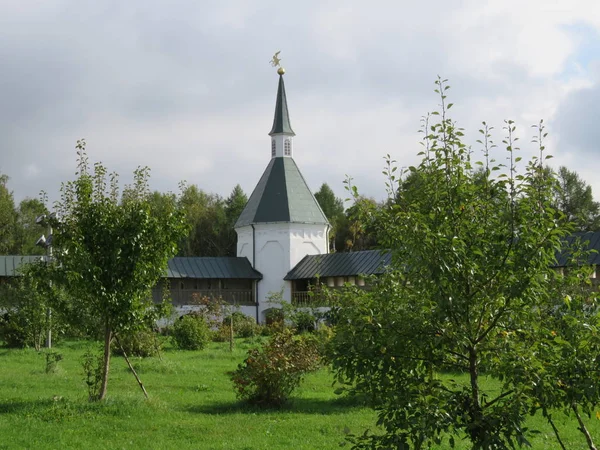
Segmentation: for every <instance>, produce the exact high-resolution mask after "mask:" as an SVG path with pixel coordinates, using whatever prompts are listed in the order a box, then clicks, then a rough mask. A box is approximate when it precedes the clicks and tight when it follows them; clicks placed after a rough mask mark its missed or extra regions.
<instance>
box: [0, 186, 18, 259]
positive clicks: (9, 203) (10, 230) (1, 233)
mask: <svg viewBox="0 0 600 450" xmlns="http://www.w3.org/2000/svg"><path fill="white" fill-rule="evenodd" d="M8 180H9V178H8V176H7V175H2V174H0V254H10V253H12V252H13V248H14V244H15V243H14V240H15V236H14V233H15V224H16V220H17V212H16V210H15V201H14V199H13V194H12V192H11V191H9V190H8V187H7V184H8Z"/></svg>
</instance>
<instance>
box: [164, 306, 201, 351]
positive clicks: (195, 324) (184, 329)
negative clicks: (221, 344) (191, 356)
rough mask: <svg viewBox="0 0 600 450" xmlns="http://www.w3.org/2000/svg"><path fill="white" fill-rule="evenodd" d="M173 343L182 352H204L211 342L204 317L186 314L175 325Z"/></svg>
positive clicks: (172, 332)
mask: <svg viewBox="0 0 600 450" xmlns="http://www.w3.org/2000/svg"><path fill="white" fill-rule="evenodd" d="M171 337H172V339H173V343H174V344H175V346H176V347H177V348H180V349H182V350H202V349H203V348H204V347H206V345H207V344H208V342H209V340H210V329H209V327H208V325H207V323H206V321H205V320H204V318H203V317H201V316H199V315H196V314H186V315H185V316H182V317H180V318H179V319H177V320H176V321H175V323H174V324H173V328H172V330H171Z"/></svg>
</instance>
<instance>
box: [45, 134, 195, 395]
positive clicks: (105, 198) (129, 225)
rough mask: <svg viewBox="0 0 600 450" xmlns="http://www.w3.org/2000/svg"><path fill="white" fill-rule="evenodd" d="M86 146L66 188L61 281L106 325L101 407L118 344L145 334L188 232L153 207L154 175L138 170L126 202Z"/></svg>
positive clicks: (176, 218)
mask: <svg viewBox="0 0 600 450" xmlns="http://www.w3.org/2000/svg"><path fill="white" fill-rule="evenodd" d="M85 146H86V143H85V141H84V140H80V141H78V142H77V155H78V157H77V178H76V179H75V180H74V181H70V182H67V183H66V184H63V186H62V189H61V200H60V202H58V205H57V206H58V208H57V209H58V212H59V213H60V217H61V220H60V222H59V223H55V224H54V225H55V227H54V229H55V231H54V234H55V240H54V243H53V244H54V248H55V251H54V255H55V256H54V259H55V260H56V263H57V264H56V266H55V275H56V279H57V280H58V281H60V282H62V283H64V284H65V286H67V288H68V289H69V291H70V292H71V293H72V294H73V297H74V298H77V299H79V302H80V303H79V306H80V308H81V309H82V310H85V309H88V310H90V311H91V312H92V314H93V315H94V316H96V317H98V318H100V319H101V321H102V331H103V335H104V355H103V359H102V381H101V386H100V390H99V392H98V399H99V400H102V399H104V398H105V396H106V392H107V385H108V375H109V368H110V356H111V342H112V340H113V338H115V337H116V338H117V339H118V334H119V333H120V332H123V331H127V330H131V329H134V328H135V327H137V326H141V325H142V324H143V323H144V321H145V320H147V319H146V318H147V315H148V314H149V313H150V312H151V310H152V308H151V306H152V301H151V289H152V287H153V286H154V285H155V284H156V283H157V281H158V279H159V278H160V276H161V275H162V274H163V271H164V268H165V266H166V264H167V260H168V259H169V258H170V257H172V256H173V255H174V254H175V252H176V250H177V247H176V244H177V242H178V241H179V240H180V239H181V237H182V236H183V234H184V231H185V226H184V224H185V222H184V218H183V214H182V213H181V211H180V210H179V209H178V207H177V204H176V203H175V202H174V201H173V202H170V203H164V204H162V205H161V208H158V210H157V208H156V206H155V205H156V204H155V203H153V202H151V201H150V191H149V189H148V179H149V169H148V168H138V169H137V170H136V171H135V172H134V177H133V178H134V181H133V184H132V185H131V186H127V187H126V188H125V189H124V191H123V194H122V199H121V200H119V187H118V181H117V176H116V175H115V174H113V175H111V176H110V179H109V180H107V170H106V168H105V167H104V166H103V165H102V164H100V163H96V164H95V165H94V169H93V171H92V170H91V169H90V166H89V163H88V157H87V154H86V150H85Z"/></svg>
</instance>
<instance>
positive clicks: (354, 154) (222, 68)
mask: <svg viewBox="0 0 600 450" xmlns="http://www.w3.org/2000/svg"><path fill="white" fill-rule="evenodd" d="M250 3H251V2H244V1H241V0H240V1H235V2H228V3H227V4H217V3H207V2H185V1H174V2H169V4H168V5H167V4H164V3H163V2H158V1H147V2H137V1H132V2H116V1H109V2H94V1H79V2H75V1H73V0H64V1H56V2H52V4H50V2H42V3H40V4H39V5H37V6H36V7H35V8H34V7H32V6H27V5H26V4H21V3H18V4H17V3H15V4H14V5H11V7H6V8H5V9H6V11H4V14H3V16H2V17H0V61H2V67H1V68H0V171H1V172H3V173H6V174H8V175H9V176H11V182H10V187H11V188H12V189H13V190H14V192H15V196H16V198H17V199H22V198H23V197H25V196H36V195H37V193H38V192H39V190H40V189H45V190H47V191H48V192H49V193H50V195H51V197H53V198H56V196H57V194H58V188H59V185H60V181H64V180H66V179H70V178H71V177H72V173H73V172H74V167H75V162H74V155H75V152H74V145H75V141H76V140H77V139H78V138H81V137H86V138H87V140H88V144H89V149H90V155H91V156H92V159H94V160H102V161H103V162H105V163H106V164H107V165H108V166H109V169H111V170H116V171H117V172H119V173H120V174H121V175H122V177H123V179H125V180H126V179H127V177H128V174H129V173H131V171H132V170H133V169H134V168H135V167H136V166H137V165H149V166H151V167H152V169H153V172H152V173H153V178H152V185H153V187H154V188H156V189H159V190H174V189H176V188H177V183H178V181H179V180H181V179H187V180H188V181H189V182H191V183H197V184H199V185H200V187H202V188H204V189H206V190H209V191H212V192H218V193H220V194H222V195H227V194H228V193H229V192H230V191H231V189H232V188H233V186H234V185H235V184H236V183H238V182H239V183H241V184H242V186H243V188H244V189H245V190H246V191H247V192H248V193H249V192H250V191H251V190H252V188H253V187H254V185H255V183H256V182H257V180H258V178H259V176H260V174H261V173H262V170H263V169H264V167H265V166H266V164H267V162H268V158H269V141H268V138H267V133H268V131H269V129H270V125H271V120H272V114H273V105H274V100H275V89H276V83H277V76H276V74H275V73H274V69H273V68H271V67H270V66H269V65H268V61H269V58H270V57H271V55H272V53H273V52H274V51H276V50H280V49H281V50H282V56H283V64H284V66H285V67H286V69H287V75H286V78H285V79H286V86H287V90H288V101H289V105H290V110H291V114H292V123H293V125H294V128H295V130H296V132H297V134H298V136H297V138H296V146H295V159H296V161H297V162H298V164H299V165H300V167H301V169H302V171H303V174H304V176H305V177H306V178H307V180H308V182H309V184H310V185H311V187H313V188H314V189H316V188H318V186H319V185H320V184H321V183H322V182H324V181H326V182H328V183H329V184H330V185H332V187H333V188H334V190H335V191H336V193H337V194H338V195H340V196H344V195H345V194H344V192H343V188H342V180H343V179H344V176H345V174H351V175H352V176H354V178H355V179H356V181H357V184H359V186H360V187H361V190H363V191H364V192H365V194H367V195H372V196H375V197H377V198H381V197H382V196H383V195H384V187H383V180H382V179H381V176H380V168H381V165H382V156H383V155H385V154H386V153H391V154H393V155H394V156H395V158H396V159H397V160H398V161H399V164H400V165H408V164H414V163H416V156H415V155H416V153H417V151H418V149H419V148H418V142H417V141H418V139H419V136H418V134H417V133H416V130H417V129H418V127H419V118H420V117H421V116H422V115H423V114H425V113H426V112H427V111H430V110H432V109H434V108H435V107H436V105H437V103H438V102H437V99H436V97H435V96H434V94H432V92H431V91H432V89H433V81H434V79H435V77H436V75H437V74H438V73H439V74H440V75H442V76H444V77H447V78H449V79H450V84H451V85H452V87H453V89H452V90H451V91H450V92H451V94H450V95H451V97H452V100H453V101H455V102H456V107H455V112H454V114H455V117H456V118H457V119H458V120H459V123H460V124H461V125H463V126H465V127H466V128H467V129H468V134H467V136H468V138H469V140H470V141H473V140H474V139H475V138H476V137H477V136H476V133H475V132H474V130H476V129H477V128H478V125H479V122H480V121H481V120H487V121H489V122H490V123H493V124H494V125H496V127H497V128H498V129H500V128H501V126H502V119H504V118H514V119H517V120H518V121H519V122H520V123H521V124H522V125H523V126H524V127H525V128H526V127H527V126H529V125H530V124H531V123H530V122H531V121H532V118H533V121H535V120H537V119H538V118H541V117H544V118H547V119H553V120H552V121H551V125H552V126H553V128H555V129H557V130H558V134H560V136H561V149H560V151H561V152H562V151H565V149H566V145H562V139H563V138H562V136H566V135H574V136H575V138H574V139H571V140H570V144H572V145H575V143H577V141H578V140H580V141H581V148H590V149H591V148H592V143H593V142H594V140H596V141H597V136H596V135H595V134H594V133H595V131H594V130H590V129H585V127H583V125H582V121H577V120H576V119H574V117H579V116H581V114H582V111H586V113H585V117H594V114H595V111H597V109H596V108H597V107H596V105H597V104H598V102H597V101H596V102H595V104H594V102H593V101H592V100H591V97H592V96H593V95H598V94H597V93H598V90H597V87H594V88H593V89H591V91H593V92H591V93H590V92H588V93H584V92H583V91H581V92H578V91H573V93H572V94H571V95H570V96H569V97H568V98H567V99H566V100H565V102H564V103H561V102H562V97H561V95H559V93H560V90H561V89H563V88H564V87H565V86H567V85H568V84H569V83H570V81H571V80H570V79H565V78H564V77H562V78H561V75H560V73H559V74H549V75H540V74H539V73H538V72H539V70H538V71H536V70H535V69H536V67H542V66H543V67H546V66H548V67H554V66H553V64H554V65H559V64H562V61H563V59H564V58H563V56H561V55H559V54H558V53H559V51H558V50H556V52H555V53H556V55H553V54H549V55H547V56H544V58H547V59H540V58H541V57H540V56H539V55H537V53H535V52H533V51H529V50H527V49H528V48H529V47H528V46H527V45H524V44H527V42H522V41H519V36H521V35H522V34H523V33H521V31H523V29H524V28H519V27H522V26H523V25H522V24H521V23H520V22H518V21H517V20H516V19H517V17H514V18H512V19H511V16H510V13H509V12H506V11H501V12H495V11H491V12H489V11H487V10H485V8H484V7H483V6H481V5H479V4H474V3H472V2H469V1H465V2H460V3H453V4H452V5H448V4H446V3H441V2H440V3H439V4H436V5H435V7H433V6H432V5H431V4H429V3H423V4H422V5H411V6H410V7H407V6H406V5H400V4H397V2H381V3H377V2H376V3H377V4H365V3H364V2H352V1H350V2H344V3H343V4H341V3H339V2H318V1H316V0H314V1H307V2H295V3H294V2H292V3H290V2H287V3H282V2H277V1H263V2H252V3H253V4H250ZM473 14H474V16H471V15H473ZM582 17H584V16H583V15H582ZM556 23H557V27H558V25H560V21H557V22H556ZM540 24H542V23H541V22H540ZM537 25H538V24H537V23H535V22H534V23H528V24H527V26H529V27H531V28H533V29H534V30H535V29H536V26H537ZM542 25H543V26H544V27H546V26H547V23H546V22H544V23H543V24H542ZM540 26H541V25H540ZM544 30H545V31H547V30H546V28H544ZM557 33H558V31H557ZM546 36H548V34H546ZM556 36H558V37H556ZM556 36H554V38H556V39H560V35H558V34H557V35H556ZM550 38H553V36H548V39H550ZM552 42H554V41H552ZM523 48H525V50H523ZM556 48H558V47H556ZM528 51H529V53H527V52H528ZM511 52H512V53H514V55H513V54H511ZM548 58H549V59H548ZM552 58H555V59H556V61H554V60H552V61H550V60H551V59H552ZM547 60H548V61H550V63H548V64H542V63H545V62H546V61H547ZM548 71H549V70H547V72H548ZM550 72H551V71H550ZM594 86H597V85H594ZM594 93H595V94H594ZM594 98H596V97H594ZM554 110H556V111H557V114H556V117H553V115H554ZM596 115H597V114H596ZM570 121H571V122H570ZM523 122H525V123H523ZM577 127H579V128H577ZM498 131H499V135H500V136H498V138H497V140H498V141H500V140H501V130H498ZM527 133H528V131H527ZM584 142H587V143H588V144H587V146H585V145H584ZM578 145H579V144H578ZM569 151H574V150H569ZM590 151H591V150H590Z"/></svg>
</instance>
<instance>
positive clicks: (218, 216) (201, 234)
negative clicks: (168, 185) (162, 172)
mask: <svg viewBox="0 0 600 450" xmlns="http://www.w3.org/2000/svg"><path fill="white" fill-rule="evenodd" d="M179 205H180V207H181V208H182V209H183V211H184V212H185V216H186V219H187V223H188V227H189V230H190V231H189V234H188V236H187V237H186V238H183V239H182V242H181V245H180V251H179V255H180V256H223V255H224V254H225V252H226V244H225V243H224V240H223V232H222V230H224V229H225V228H226V222H227V219H226V214H225V202H224V201H223V199H222V198H221V197H220V196H219V195H216V194H208V193H206V192H204V191H203V190H201V189H200V188H198V186H196V185H191V186H183V189H182V194H181V197H180V199H179Z"/></svg>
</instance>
